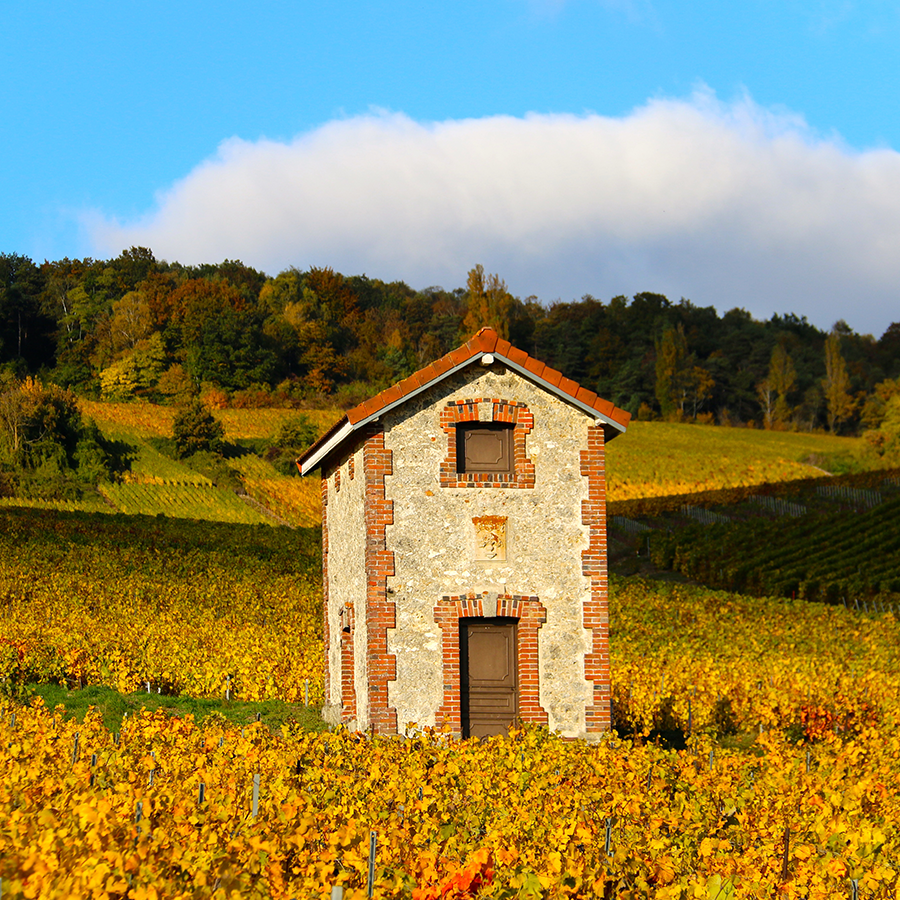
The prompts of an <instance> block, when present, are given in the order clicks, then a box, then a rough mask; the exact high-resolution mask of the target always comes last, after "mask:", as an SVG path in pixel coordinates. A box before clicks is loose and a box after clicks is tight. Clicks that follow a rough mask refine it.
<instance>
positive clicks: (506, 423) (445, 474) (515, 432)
mask: <svg viewBox="0 0 900 900" xmlns="http://www.w3.org/2000/svg"><path fill="white" fill-rule="evenodd" d="M485 407H487V409H485ZM488 411H489V412H490V415H489V416H488V415H485V413H486V412H488ZM440 423H441V430H442V431H443V432H444V434H445V435H446V436H447V455H446V456H445V457H444V458H443V459H442V460H441V469H440V476H439V477H440V484H441V487H446V488H533V487H534V464H533V463H532V462H531V460H530V459H529V458H528V453H527V449H528V448H527V447H526V440H527V437H528V434H529V432H530V431H531V429H532V428H534V416H532V414H531V411H530V410H529V409H528V407H527V406H526V404H524V403H523V402H522V401H521V400H504V399H502V398H492V399H486V398H483V397H480V398H475V399H471V400H451V401H450V402H449V403H448V404H447V405H446V406H445V407H444V408H443V409H442V410H441V413H440Z"/></svg>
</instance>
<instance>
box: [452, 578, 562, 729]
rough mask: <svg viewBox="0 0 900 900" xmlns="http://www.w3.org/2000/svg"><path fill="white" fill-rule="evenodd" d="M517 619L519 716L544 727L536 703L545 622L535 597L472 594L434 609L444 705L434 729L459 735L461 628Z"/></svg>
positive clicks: (541, 709)
mask: <svg viewBox="0 0 900 900" xmlns="http://www.w3.org/2000/svg"><path fill="white" fill-rule="evenodd" d="M494 617H500V618H508V619H517V620H518V628H517V638H516V642H517V644H518V646H517V648H516V665H517V670H518V692H519V696H518V710H519V718H520V719H521V720H522V721H523V722H534V723H535V724H538V725H547V724H548V723H549V716H548V715H547V712H546V710H545V709H544V707H543V706H541V701H540V692H541V685H540V668H539V664H538V631H540V628H541V625H543V624H544V623H545V622H546V621H547V610H546V608H545V607H544V605H543V604H542V603H541V601H540V599H539V598H538V597H520V596H518V595H515V594H512V595H510V594H500V595H497V594H489V593H470V594H463V595H460V596H458V597H442V598H441V601H440V603H438V605H437V606H435V607H434V620H435V622H437V625H438V627H439V628H440V629H441V632H442V640H441V644H442V664H443V682H444V702H443V704H442V705H441V707H440V709H438V710H437V715H436V716H435V724H436V725H437V727H438V728H441V727H445V726H446V727H449V729H450V731H451V732H452V733H454V734H462V682H461V677H460V660H459V622H460V619H471V618H488V619H490V618H494Z"/></svg>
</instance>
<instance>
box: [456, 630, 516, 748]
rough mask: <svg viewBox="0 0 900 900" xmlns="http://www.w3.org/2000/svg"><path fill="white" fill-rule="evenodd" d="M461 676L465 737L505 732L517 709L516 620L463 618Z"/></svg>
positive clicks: (513, 719)
mask: <svg viewBox="0 0 900 900" xmlns="http://www.w3.org/2000/svg"><path fill="white" fill-rule="evenodd" d="M460 675H461V679H460V680H461V685H460V687H461V695H462V696H461V701H462V728H463V736H464V737H487V736H488V735H492V734H505V733H506V731H507V729H508V728H509V727H510V726H511V725H512V724H513V722H514V721H515V718H516V711H517V703H516V700H517V693H518V691H517V687H518V685H517V680H516V623H515V620H514V619H513V620H509V619H469V620H465V619H463V620H461V621H460Z"/></svg>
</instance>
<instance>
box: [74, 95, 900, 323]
mask: <svg viewBox="0 0 900 900" xmlns="http://www.w3.org/2000/svg"><path fill="white" fill-rule="evenodd" d="M85 221H86V226H87V228H88V230H89V233H90V236H91V239H92V242H93V244H94V246H95V248H96V250H97V252H99V253H104V254H117V253H118V252H119V251H120V250H121V249H122V248H123V247H128V246H131V245H143V246H148V247H151V248H153V250H154V252H155V253H156V254H157V256H159V257H161V258H167V259H173V260H174V259H177V260H179V261H181V262H184V263H192V262H211V261H219V260H222V259H224V258H237V259H242V260H243V261H244V262H246V263H248V264H250V265H253V266H256V267H258V268H261V269H264V270H265V271H267V272H270V273H272V274H275V273H277V272H278V271H280V270H282V269H284V268H286V267H288V266H290V265H296V266H298V267H300V268H305V267H308V266H312V265H318V266H332V267H334V268H335V269H337V270H339V271H342V272H345V273H347V274H358V273H366V274H368V275H369V276H372V277H377V278H384V279H388V280H393V279H402V280H405V281H407V282H408V283H410V284H411V285H413V286H415V287H424V286H426V285H431V284H443V285H444V286H446V287H456V286H458V285H461V284H464V282H465V274H466V271H467V270H468V269H469V268H470V267H471V266H473V265H474V264H475V263H478V262H480V263H482V264H484V266H485V268H486V269H487V270H488V271H491V272H498V273H499V274H500V275H501V276H502V277H503V278H505V279H506V281H507V283H508V284H509V286H510V288H511V289H512V290H513V291H514V292H515V293H517V294H519V295H520V296H525V295H527V294H532V293H533V294H537V295H538V296H539V297H540V298H541V299H543V300H553V299H556V298H562V299H564V300H570V299H573V298H578V297H580V296H581V295H582V294H584V293H588V292H589V293H592V294H593V295H594V296H596V297H599V298H601V299H608V298H609V297H610V296H613V295H615V294H618V293H624V294H633V293H636V292H638V291H642V290H651V291H659V292H661V293H665V294H667V295H668V296H669V297H670V299H672V300H678V299H680V298H681V297H682V296H684V297H688V298H690V299H691V300H693V302H695V303H697V304H698V305H703V306H706V305H714V306H716V307H717V308H719V309H720V310H726V309H730V308H732V307H734V306H743V307H745V308H747V309H749V310H750V311H751V312H752V313H753V314H754V315H757V316H761V317H768V316H770V315H771V314H772V313H773V312H779V313H787V312H795V313H797V314H799V315H806V316H808V317H809V318H810V320H811V321H813V322H815V323H816V324H818V325H820V326H822V327H828V326H829V325H830V324H831V323H832V322H834V321H835V320H836V319H838V318H845V319H846V320H847V321H848V322H849V324H850V325H851V326H852V327H854V328H856V329H857V330H861V331H872V332H874V333H876V335H877V334H880V332H881V331H882V330H883V329H884V328H885V327H886V326H887V324H888V323H890V322H891V321H894V320H898V319H900V310H898V308H897V303H896V296H897V286H898V285H900V154H898V153H896V152H895V151H893V150H888V149H880V150H869V151H865V152H858V151H853V150H851V149H848V148H847V147H845V146H843V145H842V143H841V142H840V141H839V140H838V139H836V138H833V137H821V136H818V135H816V134H814V133H812V132H811V130H810V129H809V128H807V127H806V125H805V124H804V122H803V120H802V119H801V118H799V117H797V116H795V115H791V114H789V113H786V112H775V111H771V110H766V109H763V108H760V107H759V106H757V105H756V104H754V103H753V102H752V101H751V100H750V99H749V98H746V97H745V98H742V99H739V100H737V101H735V102H733V103H731V104H723V103H720V102H719V101H717V100H716V99H715V97H713V96H711V95H710V94H709V93H708V92H703V91H701V92H698V93H697V94H695V95H694V96H693V97H691V98H690V99H689V100H664V99H659V100H652V101H650V102H648V103H647V104H646V105H645V106H643V107H641V108H639V109H636V110H634V111H633V112H632V113H631V114H629V115H627V116H625V117H622V118H609V117H604V116H599V115H594V114H586V115H582V116H576V115H536V114H532V115H528V116H525V117H524V118H512V117H507V116H493V117H489V118H484V119H472V120H460V121H446V122H437V123H424V124H423V123H419V122H415V121H413V120H411V119H409V118H408V117H406V116H404V115H402V114H391V113H384V112H377V113H373V114H371V115H367V116H359V117H354V118H349V119H345V120H340V121H333V122H330V123H327V124H325V125H323V126H321V127H319V128H317V129H315V130H314V131H311V132H309V133H307V134H303V135H300V136H299V137H297V138H296V139H294V140H293V141H291V142H290V143H280V142H276V141H270V140H265V139H262V140H258V141H245V140H239V139H232V140H228V141H225V142H224V143H223V144H222V145H221V146H220V147H219V150H218V153H217V154H216V155H215V157H213V158H212V159H209V160H207V161H205V162H203V163H201V164H200V165H198V166H197V167H196V168H195V169H194V170H193V171H192V172H190V173H189V174H188V175H187V176H186V177H185V178H183V179H182V180H181V181H179V182H177V183H176V184H174V185H173V186H172V187H171V188H169V189H168V190H166V191H164V192H162V193H160V194H159V196H158V197H157V202H156V208H155V209H154V210H153V211H152V212H150V213H149V214H148V215H146V216H145V217H144V218H143V219H141V220H140V221H136V222H129V223H119V222H116V221H114V220H111V219H108V218H104V217H100V216H96V215H94V216H93V217H90V218H86V220H85Z"/></svg>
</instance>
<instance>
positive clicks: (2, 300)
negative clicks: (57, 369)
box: [0, 253, 53, 371]
mask: <svg viewBox="0 0 900 900" xmlns="http://www.w3.org/2000/svg"><path fill="white" fill-rule="evenodd" d="M43 289H44V278H43V274H42V272H41V270H40V269H39V268H38V267H37V266H36V265H35V264H34V263H33V262H32V261H31V260H30V259H29V258H28V257H27V256H18V255H15V254H10V253H2V254H0V363H2V362H4V361H7V362H15V363H19V364H21V365H23V366H24V367H25V368H26V371H27V370H31V371H35V370H37V369H38V368H40V367H41V365H45V364H46V363H47V362H48V361H49V357H50V355H51V354H52V349H53V340H52V337H51V335H52V331H53V322H52V320H51V319H50V318H49V317H48V316H47V315H46V314H45V313H44V311H43V307H42V304H41V294H42V292H43Z"/></svg>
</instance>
